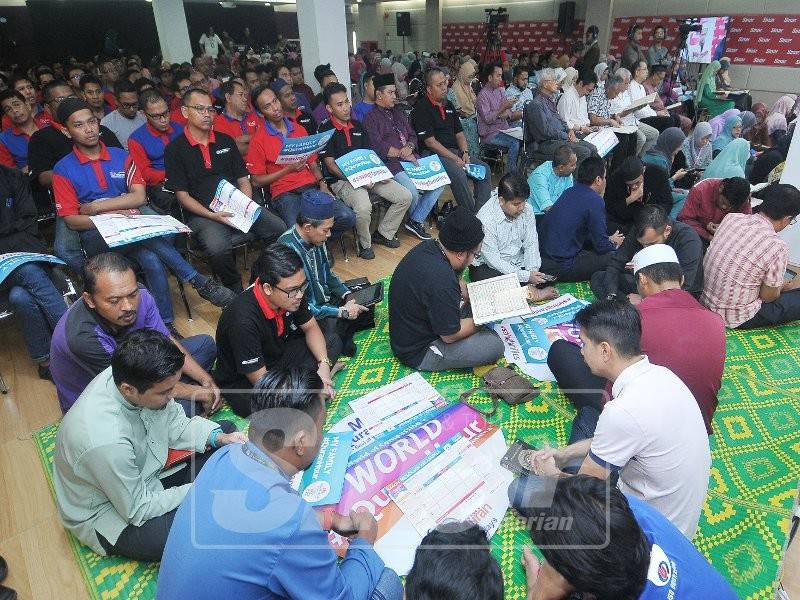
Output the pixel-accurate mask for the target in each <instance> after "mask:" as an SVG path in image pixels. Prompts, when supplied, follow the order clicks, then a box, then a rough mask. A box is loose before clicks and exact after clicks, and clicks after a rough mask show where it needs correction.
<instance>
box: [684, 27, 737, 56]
mask: <svg viewBox="0 0 800 600" xmlns="http://www.w3.org/2000/svg"><path fill="white" fill-rule="evenodd" d="M728 21H729V17H703V18H701V19H700V31H692V32H690V33H689V36H688V37H687V38H686V55H687V58H688V61H689V62H690V63H710V62H711V61H713V60H717V59H718V58H719V57H720V56H722V52H723V51H724V50H725V40H726V38H727V35H728Z"/></svg>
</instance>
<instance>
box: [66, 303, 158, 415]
mask: <svg viewBox="0 0 800 600" xmlns="http://www.w3.org/2000/svg"><path fill="white" fill-rule="evenodd" d="M139 329H155V330H156V331H159V332H161V333H163V334H164V335H166V336H169V335H170V333H169V331H167V327H166V325H164V321H163V320H162V319H161V315H159V313H158V307H157V306H156V302H155V300H154V299H153V297H152V296H151V295H150V292H148V291H147V290H146V289H145V288H139V309H138V310H137V311H136V320H135V321H134V322H133V324H132V325H130V326H129V327H122V328H117V327H114V326H113V325H111V324H110V323H108V322H107V321H106V320H105V319H103V317H101V316H100V315H98V314H97V312H95V311H94V310H93V309H91V308H89V306H88V305H87V304H86V302H85V301H84V299H83V298H79V299H78V300H76V301H75V303H73V304H72V306H70V307H69V309H68V310H67V313H66V314H65V315H64V316H63V317H62V318H61V319H60V320H59V322H58V324H57V325H56V327H55V329H54V330H53V338H52V341H51V342H50V372H51V373H52V375H53V381H54V382H55V384H56V392H57V394H58V402H59V404H60V405H61V410H62V411H63V412H67V410H68V409H69V407H70V406H72V405H73V404H74V403H75V400H77V399H78V396H80V394H81V392H83V390H84V389H85V388H86V386H87V385H88V384H89V382H90V381H91V380H92V379H93V378H94V377H95V376H96V375H97V374H98V373H99V372H100V371H102V370H103V369H105V368H106V367H107V366H109V365H110V364H111V355H112V354H113V353H114V350H115V349H116V347H117V344H118V343H119V341H120V340H121V339H122V338H123V337H125V336H126V335H127V334H128V333H130V332H131V331H137V330H139Z"/></svg>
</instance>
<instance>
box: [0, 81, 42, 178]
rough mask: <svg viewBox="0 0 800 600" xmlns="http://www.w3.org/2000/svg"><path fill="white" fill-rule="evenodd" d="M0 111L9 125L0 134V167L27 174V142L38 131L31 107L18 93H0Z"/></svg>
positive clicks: (8, 91)
mask: <svg viewBox="0 0 800 600" xmlns="http://www.w3.org/2000/svg"><path fill="white" fill-rule="evenodd" d="M0 109H2V113H3V115H4V116H7V117H9V119H10V120H11V125H10V126H9V127H8V128H7V129H4V130H3V131H1V132H0V165H4V166H6V167H10V168H12V169H13V168H16V169H19V170H20V171H22V172H23V173H25V174H28V172H29V169H28V142H29V141H30V139H31V136H32V135H33V134H34V133H36V132H37V131H39V126H38V125H37V124H36V121H35V120H34V118H33V111H31V107H30V106H29V105H28V103H27V102H25V97H24V96H23V95H22V94H20V93H19V92H15V91H12V90H4V91H3V92H0Z"/></svg>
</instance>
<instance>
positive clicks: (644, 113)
mask: <svg viewBox="0 0 800 600" xmlns="http://www.w3.org/2000/svg"><path fill="white" fill-rule="evenodd" d="M628 94H629V95H630V99H631V101H632V102H636V101H637V100H639V99H640V98H644V97H645V96H647V90H646V89H645V88H644V86H643V85H642V84H641V83H639V82H638V81H636V80H635V79H631V84H630V85H629V86H628ZM656 97H658V96H656ZM633 114H634V115H636V118H637V119H646V118H648V117H655V116H658V115H656V111H654V110H653V108H652V105H650V104H648V105H647V106H643V107H642V108H640V109H639V110H637V111H636V112H634V113H633Z"/></svg>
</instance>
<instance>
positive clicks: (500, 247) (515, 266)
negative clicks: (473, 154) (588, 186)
mask: <svg viewBox="0 0 800 600" xmlns="http://www.w3.org/2000/svg"><path fill="white" fill-rule="evenodd" d="M478 219H480V221H481V223H483V232H484V234H485V236H486V237H484V238H483V248H481V256H480V258H476V259H475V261H474V263H473V264H475V265H489V266H490V267H492V268H493V269H497V270H498V271H500V272H501V273H503V274H504V275H507V274H509V273H516V274H517V277H518V278H519V282H520V283H527V282H528V280H529V278H530V276H531V272H532V271H538V270H539V267H541V266H542V258H541V256H540V255H539V237H538V236H537V235H536V218H535V217H534V216H533V209H532V208H531V205H530V204H528V203H527V202H526V203H525V209H524V210H523V211H522V214H520V215H519V216H518V217H517V218H516V219H509V218H508V217H507V216H506V214H505V213H504V212H503V209H502V208H500V200H499V198H498V196H497V190H494V192H492V195H491V197H490V198H489V199H488V200H487V201H486V204H484V205H483V206H482V207H481V209H480V210H479V211H478ZM704 431H705V429H704Z"/></svg>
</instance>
